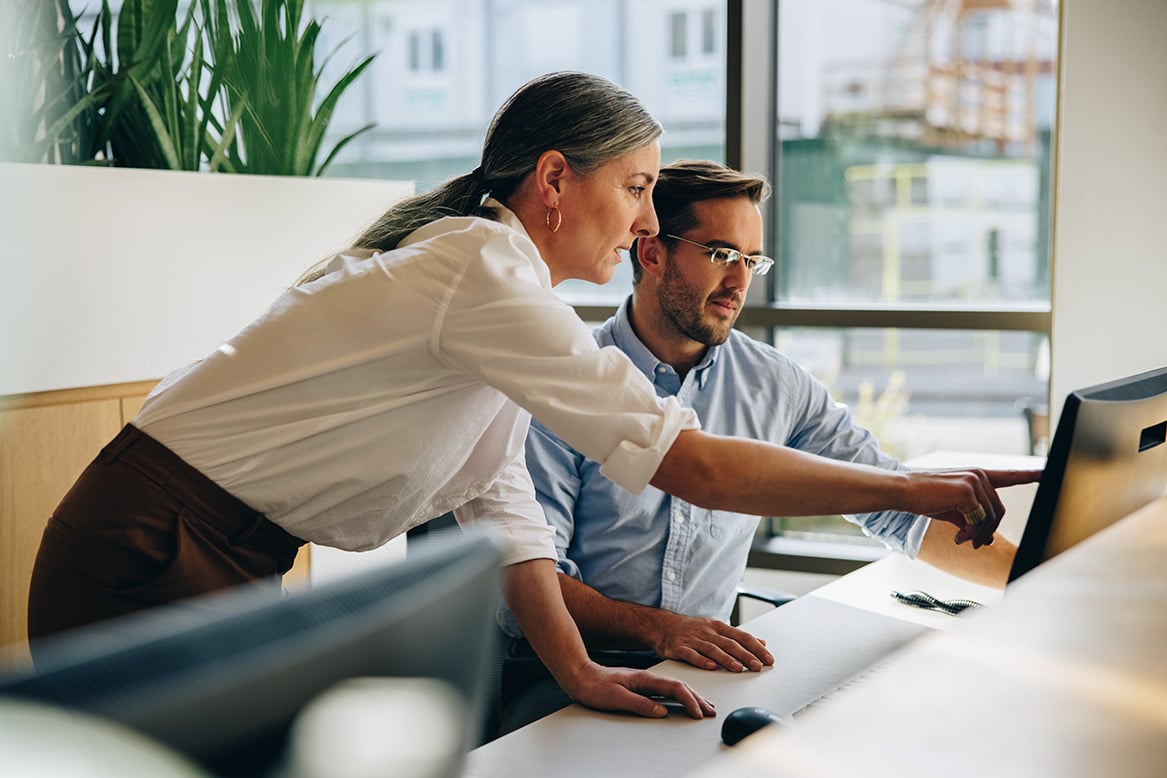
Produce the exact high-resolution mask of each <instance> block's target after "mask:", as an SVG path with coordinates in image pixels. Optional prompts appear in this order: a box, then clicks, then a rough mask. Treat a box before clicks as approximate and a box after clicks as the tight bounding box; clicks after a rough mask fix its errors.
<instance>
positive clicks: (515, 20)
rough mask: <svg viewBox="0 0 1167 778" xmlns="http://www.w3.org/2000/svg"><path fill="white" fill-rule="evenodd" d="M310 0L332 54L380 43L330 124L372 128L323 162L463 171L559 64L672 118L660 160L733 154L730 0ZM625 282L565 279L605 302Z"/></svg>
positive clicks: (428, 179) (380, 169) (355, 171)
mask: <svg viewBox="0 0 1167 778" xmlns="http://www.w3.org/2000/svg"><path fill="white" fill-rule="evenodd" d="M310 2H311V6H312V12H313V14H314V15H315V17H316V18H318V19H323V20H324V23H323V29H322V31H321V39H320V45H321V46H322V47H324V46H337V45H341V44H343V46H342V49H341V52H340V53H339V54H338V56H337V57H335V58H334V59H335V60H336V61H337V63H338V64H342V63H343V62H344V61H355V60H357V59H359V58H360V57H361V56H363V55H364V54H366V53H369V52H374V51H377V52H380V54H379V55H378V57H377V59H376V60H375V61H374V63H373V65H372V66H371V67H370V68H369V70H368V71H366V73H365V75H364V76H363V77H362V79H361V82H360V83H359V86H358V87H357V88H356V90H354V93H353V94H354V95H355V94H357V93H358V92H359V94H360V95H362V96H363V97H361V98H358V97H356V96H352V97H349V98H348V99H347V100H346V101H344V104H343V105H342V106H340V107H339V108H338V113H337V116H336V118H335V119H334V121H333V124H332V126H331V127H330V128H329V131H330V133H332V135H333V136H334V140H335V139H339V138H341V137H343V136H345V135H347V134H348V133H350V132H352V131H353V130H355V129H357V128H358V127H361V126H363V125H365V124H367V123H369V122H375V123H376V127H375V128H374V129H373V130H372V131H370V132H367V133H364V134H362V135H361V136H359V137H358V138H356V139H355V140H354V141H353V142H352V143H351V144H349V145H348V146H346V147H345V149H344V150H343V151H342V153H341V154H340V155H339V156H338V157H337V159H336V160H335V161H334V162H333V164H332V166H331V167H330V168H329V170H328V175H331V176H343V177H376V178H399V179H405V180H410V181H414V182H415V184H416V186H417V189H418V191H424V190H426V189H429V188H432V187H433V186H436V185H437V184H439V183H441V182H442V181H444V180H446V179H448V178H450V177H453V176H455V175H460V174H462V173H465V172H466V171H468V170H470V169H472V168H473V167H474V166H475V165H477V164H478V160H479V155H480V153H481V150H482V140H483V135H484V133H485V131H486V126H487V124H488V123H489V121H490V118H491V116H492V115H493V114H494V111H495V110H496V109H497V108H498V107H499V106H500V105H501V104H502V102H503V101H504V100H505V99H506V97H507V96H508V95H509V94H510V93H511V92H513V91H514V90H515V89H516V88H517V87H519V86H520V85H522V84H523V83H524V82H525V81H527V80H529V79H530V78H533V77H534V76H537V75H539V74H541V73H546V72H549V71H552V70H584V71H588V72H592V73H598V74H600V75H602V76H605V77H607V78H610V79H612V80H613V81H615V82H616V83H618V84H620V85H621V86H624V87H625V88H627V89H629V90H630V91H631V92H632V93H633V94H635V95H637V96H638V97H640V98H641V100H643V101H644V103H645V104H646V105H647V106H648V108H649V110H651V111H652V112H653V114H654V115H655V116H656V117H657V118H658V119H659V120H660V121H661V123H662V124H663V125H664V126H665V127H666V129H667V131H666V133H665V136H664V137H663V138H662V141H661V142H662V153H663V156H664V158H665V159H666V160H669V159H677V158H680V157H701V158H710V159H717V160H723V159H724V158H725V64H724V62H722V61H720V59H719V57H718V52H720V51H721V50H722V47H721V44H720V43H719V41H720V39H721V38H720V36H722V35H724V30H725V26H724V21H723V20H724V17H725V3H724V2H709V1H708V0H705V1H704V2H700V3H695V2H693V1H692V0H689V2H688V3H678V2H677V0H637V2H635V3H631V2H627V0H557V2H555V3H546V2H541V0H489V2H483V0H380V1H379V2H377V3H366V2H356V1H355V0H310ZM679 5H681V6H683V7H682V8H678V6H679ZM674 56H677V57H680V58H681V60H680V61H681V62H682V63H683V67H680V69H677V67H676V66H675V63H674V60H673V58H674ZM694 58H696V60H699V61H696V60H695V59H694ZM328 76H329V71H328V70H327V69H326V70H325V73H324V75H323V80H327V79H328ZM622 270H625V271H626V270H627V263H624V265H623V266H622ZM630 287H631V278H630V275H628V274H627V273H626V274H625V276H624V277H623V278H621V279H617V281H616V282H613V284H609V285H608V286H606V287H603V288H600V287H595V286H593V285H590V284H585V283H583V282H580V283H579V284H578V285H572V284H567V285H562V286H561V288H560V290H561V291H562V292H563V294H564V296H565V298H568V299H570V300H572V301H573V302H580V303H590V304H599V305H607V304H610V303H613V302H615V301H619V300H621V299H623V297H624V296H625V295H626V294H627V293H628V290H629V288H630Z"/></svg>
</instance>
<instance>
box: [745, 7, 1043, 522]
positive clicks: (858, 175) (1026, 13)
mask: <svg viewBox="0 0 1167 778" xmlns="http://www.w3.org/2000/svg"><path fill="white" fill-rule="evenodd" d="M974 5H975V6H977V8H973V6H974ZM1056 25H1057V17H1056V9H1055V7H1054V6H1053V4H1052V3H1046V2H1037V3H1030V4H1024V5H1020V4H1018V5H1013V4H1001V5H1000V6H999V7H992V8H989V7H986V4H983V3H981V4H968V3H929V2H903V3H885V2H875V1H874V0H831V2H826V3H824V2H821V1H820V0H781V2H779V3H778V4H777V12H776V18H775V19H774V20H773V30H774V32H773V35H772V36H771V39H770V43H769V44H768V45H769V46H771V47H773V48H771V49H770V51H772V52H773V51H776V61H777V68H776V72H775V73H774V75H773V80H772V81H771V82H770V83H769V84H768V85H766V86H764V87H763V88H769V89H773V90H774V92H776V95H777V97H776V99H775V100H772V101H770V104H771V105H773V106H774V110H773V112H772V119H771V124H772V127H771V129H770V131H769V137H770V138H771V139H772V141H771V143H770V147H771V148H772V149H773V153H772V156H771V158H770V159H769V161H768V164H769V165H770V168H769V169H770V170H771V172H772V178H773V179H774V180H775V181H776V187H775V190H776V194H777V197H776V198H775V199H774V201H773V203H772V208H771V212H770V214H769V216H770V219H769V227H768V229H769V231H770V235H769V236H768V239H769V240H771V241H773V248H772V251H773V252H774V256H776V257H778V258H779V261H778V266H777V268H776V271H777V272H774V273H771V277H770V279H771V280H770V282H769V285H768V288H767V289H766V290H765V292H764V293H760V294H759V295H758V296H757V297H756V298H755V299H754V300H753V301H752V302H753V307H752V308H751V309H750V310H749V311H747V312H746V314H745V315H743V319H748V321H749V323H750V324H751V325H756V326H754V327H752V328H751V331H752V332H753V333H755V335H756V336H757V337H759V338H763V339H766V340H769V341H770V342H772V343H774V344H775V345H776V346H777V347H778V348H780V349H781V350H782V351H784V352H786V353H787V354H790V355H791V356H793V357H795V358H796V359H797V360H798V361H799V362H801V363H802V364H804V365H805V366H807V367H808V368H810V369H811V370H812V372H814V373H815V375H817V376H818V377H819V378H820V379H821V380H823V381H824V382H825V383H826V384H827V385H828V387H830V388H831V390H832V392H833V393H834V395H835V397H836V398H837V399H838V400H839V401H840V402H843V403H846V404H847V405H848V406H850V407H851V409H852V411H853V412H854V413H855V415H856V416H857V418H858V419H859V420H860V421H861V423H863V424H864V425H865V426H867V427H869V428H870V429H872V431H873V432H875V433H876V435H877V437H878V438H879V439H880V442H881V445H882V446H883V447H884V448H885V449H887V450H888V451H889V452H891V453H893V454H895V455H897V456H899V457H901V458H904V459H911V458H913V457H918V456H921V455H923V454H926V453H928V452H930V451H934V450H937V449H947V450H956V451H969V452H975V451H987V452H994V453H1005V454H1010V453H1014V454H1025V453H1031V452H1037V453H1040V451H1041V445H1042V443H1041V441H1040V440H1036V439H1034V438H1033V437H1032V436H1031V434H1030V429H1031V428H1030V425H1029V424H1028V423H1027V418H1028V417H1029V415H1030V414H1032V413H1033V411H1034V409H1040V408H1041V406H1043V405H1044V404H1045V403H1046V399H1047V397H1046V396H1047V391H1048V369H1049V366H1048V353H1049V339H1048V336H1049V294H1050V286H1049V280H1050V274H1049V245H1048V242H1049V239H1048V236H1049V224H1048V212H1049V143H1050V137H1051V129H1052V123H1053V118H1054V117H1053V110H1052V103H1051V100H1050V99H1049V95H1050V94H1052V93H1053V92H1054V83H1053V80H1054V74H1055V72H1056V68H1055V65H1056V62H1055V56H1056V40H1057V29H1056ZM767 56H773V55H768V54H766V53H763V54H762V55H761V61H766V57H767ZM743 67H748V64H747V65H743ZM766 97H767V96H766V95H763V94H743V98H742V99H743V103H751V102H757V101H762V102H765V98H766ZM770 529H771V531H772V532H774V533H776V534H783V535H799V534H803V535H804V536H818V535H820V534H822V533H826V534H827V535H833V534H835V533H841V534H844V535H846V534H851V535H857V534H858V530H857V528H856V527H854V526H853V525H850V524H848V523H846V522H843V521H842V519H841V518H839V517H819V518H816V519H774V520H772V521H771V527H770Z"/></svg>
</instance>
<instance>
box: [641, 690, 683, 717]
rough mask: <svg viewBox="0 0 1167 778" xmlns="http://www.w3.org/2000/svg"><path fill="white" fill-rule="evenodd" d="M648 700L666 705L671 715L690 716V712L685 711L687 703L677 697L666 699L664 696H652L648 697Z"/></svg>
mask: <svg viewBox="0 0 1167 778" xmlns="http://www.w3.org/2000/svg"><path fill="white" fill-rule="evenodd" d="M648 699H650V700H652V701H653V702H658V703H660V704H661V705H664V706H665V709H666V710H668V712H669V713H684V714H685V715H686V716H687V715H689V712H688V711H686V710H685V703H683V702H681V701H680V700H678V699H677V698H675V697H665V696H664V695H663V694H650V695H648Z"/></svg>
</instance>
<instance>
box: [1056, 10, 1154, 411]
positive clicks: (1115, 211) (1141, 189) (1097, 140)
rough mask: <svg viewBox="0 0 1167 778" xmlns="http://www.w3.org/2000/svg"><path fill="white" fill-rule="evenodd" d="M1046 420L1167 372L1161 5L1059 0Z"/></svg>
mask: <svg viewBox="0 0 1167 778" xmlns="http://www.w3.org/2000/svg"><path fill="white" fill-rule="evenodd" d="M1062 14H1063V17H1062V28H1061V39H1062V48H1061V59H1060V62H1061V66H1060V67H1061V73H1060V82H1061V83H1060V96H1059V105H1058V129H1057V140H1056V147H1055V149H1056V150H1055V168H1054V171H1055V172H1054V175H1055V184H1054V185H1055V194H1054V198H1053V209H1054V213H1053V249H1054V270H1053V333H1052V356H1051V370H1052V372H1051V387H1050V394H1051V401H1052V403H1051V404H1052V406H1053V407H1052V408H1051V411H1052V413H1053V414H1055V416H1054V418H1057V416H1056V414H1058V413H1059V412H1060V410H1061V403H1062V400H1063V399H1064V398H1065V396H1066V394H1067V393H1068V392H1070V391H1072V390H1074V389H1077V388H1082V387H1084V386H1089V385H1091V384H1096V383H1101V382H1104V381H1109V380H1111V379H1114V378H1119V377H1121V376H1124V375H1128V374H1131V373H1136V372H1140V371H1143V370H1150V369H1153V368H1157V367H1162V366H1164V365H1167V337H1165V331H1167V327H1165V326H1164V316H1163V309H1164V306H1165V305H1167V233H1165V230H1164V228H1165V227H1167V88H1165V86H1164V85H1165V84H1167V47H1165V46H1164V45H1163V40H1162V37H1163V31H1164V30H1167V2H1164V0H1123V2H1121V3H1115V2H1113V0H1062Z"/></svg>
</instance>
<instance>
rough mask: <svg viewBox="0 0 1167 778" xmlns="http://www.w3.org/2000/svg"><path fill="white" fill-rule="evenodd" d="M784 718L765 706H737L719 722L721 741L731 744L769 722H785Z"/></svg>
mask: <svg viewBox="0 0 1167 778" xmlns="http://www.w3.org/2000/svg"><path fill="white" fill-rule="evenodd" d="M785 723H786V719H784V718H782V717H781V716H779V715H778V714H777V713H775V712H774V711H770V710H766V709H765V708H738V709H737V710H735V711H733V712H732V713H730V714H729V715H728V716H726V717H725V721H724V722H722V724H721V742H723V743H725V744H726V745H727V746H732V745H735V744H736V743H738V742H739V741H741V739H742V738H744V737H746V736H747V735H752V734H753V733H755V732H757V731H758V730H759V729H761V728H762V727H766V726H769V725H770V724H785Z"/></svg>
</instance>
